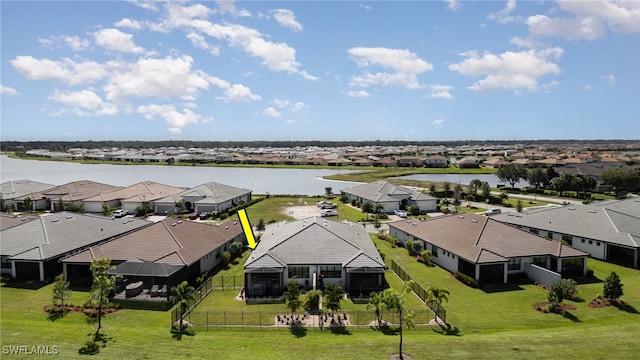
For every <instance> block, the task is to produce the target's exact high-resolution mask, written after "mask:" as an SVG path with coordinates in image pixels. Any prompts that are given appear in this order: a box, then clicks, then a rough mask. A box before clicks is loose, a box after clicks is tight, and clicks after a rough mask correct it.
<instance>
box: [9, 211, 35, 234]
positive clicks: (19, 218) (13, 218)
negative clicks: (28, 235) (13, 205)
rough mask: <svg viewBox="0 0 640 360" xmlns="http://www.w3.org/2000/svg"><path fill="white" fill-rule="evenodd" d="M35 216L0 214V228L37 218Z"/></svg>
mask: <svg viewBox="0 0 640 360" xmlns="http://www.w3.org/2000/svg"><path fill="white" fill-rule="evenodd" d="M37 218H38V217H37V216H31V215H28V214H27V215H9V214H4V213H3V214H0V230H4V229H8V228H10V227H13V226H16V225H20V224H24V223H25V222H27V221H31V220H35V219H37Z"/></svg>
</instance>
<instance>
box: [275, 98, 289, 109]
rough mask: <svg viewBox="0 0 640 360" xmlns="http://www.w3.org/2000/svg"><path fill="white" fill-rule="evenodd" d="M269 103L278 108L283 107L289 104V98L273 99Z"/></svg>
mask: <svg viewBox="0 0 640 360" xmlns="http://www.w3.org/2000/svg"><path fill="white" fill-rule="evenodd" d="M271 103H272V104H274V105H276V106H277V107H279V108H285V107H287V106H289V100H281V99H273V100H272V101H271Z"/></svg>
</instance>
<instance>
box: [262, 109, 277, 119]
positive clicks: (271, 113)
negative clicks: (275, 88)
mask: <svg viewBox="0 0 640 360" xmlns="http://www.w3.org/2000/svg"><path fill="white" fill-rule="evenodd" d="M262 113H263V114H265V115H267V116H269V117H273V118H279V117H280V115H281V114H280V113H279V112H278V110H276V109H275V108H273V107H268V108H266V109H264V110H263V111H262Z"/></svg>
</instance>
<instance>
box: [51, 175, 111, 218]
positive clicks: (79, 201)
mask: <svg viewBox="0 0 640 360" xmlns="http://www.w3.org/2000/svg"><path fill="white" fill-rule="evenodd" d="M119 189H121V187H119V186H113V185H107V184H102V183H99V182H95V181H90V180H81V181H74V182H70V183H67V184H64V185H60V186H56V187H53V188H51V189H48V190H46V191H43V192H42V195H43V197H45V198H46V199H47V202H48V206H49V210H51V211H63V210H64V208H60V205H61V204H62V205H63V207H64V206H84V200H85V199H89V198H92V197H94V196H96V195H100V194H105V193H110V192H113V191H116V190H119Z"/></svg>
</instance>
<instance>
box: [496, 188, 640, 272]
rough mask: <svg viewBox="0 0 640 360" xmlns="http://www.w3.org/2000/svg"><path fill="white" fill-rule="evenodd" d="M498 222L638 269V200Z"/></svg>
mask: <svg viewBox="0 0 640 360" xmlns="http://www.w3.org/2000/svg"><path fill="white" fill-rule="evenodd" d="M492 218H494V219H495V220H497V221H500V222H503V223H505V224H509V225H512V226H515V227H517V228H519V229H522V230H525V231H529V232H532V233H534V234H537V235H540V236H544V237H548V238H550V239H553V240H557V241H561V240H562V241H565V242H567V243H568V244H570V245H571V246H573V247H574V248H577V249H580V250H582V251H586V252H588V253H589V254H590V255H591V256H592V257H594V258H596V259H601V260H604V261H609V262H612V263H617V264H621V265H624V266H628V267H633V268H639V267H640V199H637V198H630V199H627V200H620V201H611V202H605V203H601V204H588V205H583V204H575V205H567V206H562V207H555V208H543V209H539V210H529V211H526V212H522V213H504V214H500V215H496V216H493V217H492Z"/></svg>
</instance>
